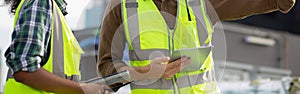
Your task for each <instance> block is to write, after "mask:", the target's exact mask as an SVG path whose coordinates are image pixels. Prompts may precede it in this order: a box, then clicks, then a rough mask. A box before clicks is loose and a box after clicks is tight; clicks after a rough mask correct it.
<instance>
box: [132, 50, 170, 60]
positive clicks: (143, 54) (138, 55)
mask: <svg viewBox="0 0 300 94" xmlns="http://www.w3.org/2000/svg"><path fill="white" fill-rule="evenodd" d="M169 53H170V51H169V50H166V49H147V50H141V49H135V50H134V51H133V50H129V52H128V54H129V58H130V60H150V59H154V58H156V57H155V56H159V57H161V56H169Z"/></svg>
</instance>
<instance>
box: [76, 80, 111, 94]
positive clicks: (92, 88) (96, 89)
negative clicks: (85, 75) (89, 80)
mask: <svg viewBox="0 0 300 94" xmlns="http://www.w3.org/2000/svg"><path fill="white" fill-rule="evenodd" d="M80 87H81V89H82V91H83V92H84V94H111V93H110V92H109V90H110V88H109V87H108V86H106V85H100V84H94V83H93V84H85V83H80Z"/></svg>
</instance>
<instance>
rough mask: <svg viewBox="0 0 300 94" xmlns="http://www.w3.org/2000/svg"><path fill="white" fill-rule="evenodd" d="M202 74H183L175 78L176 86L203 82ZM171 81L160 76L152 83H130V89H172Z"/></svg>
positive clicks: (183, 86) (188, 85) (187, 85)
mask: <svg viewBox="0 0 300 94" xmlns="http://www.w3.org/2000/svg"><path fill="white" fill-rule="evenodd" d="M203 74H204V73H201V74H198V75H192V76H183V77H180V78H177V83H176V84H177V86H178V88H185V87H191V86H194V85H198V84H203V83H204V82H205V81H204V80H203V79H202V78H203ZM173 87H174V85H173V83H172V80H171V79H169V80H167V79H164V78H161V79H159V80H157V81H156V82H154V83H152V84H147V85H137V84H133V83H132V84H131V88H132V89H160V90H173Z"/></svg>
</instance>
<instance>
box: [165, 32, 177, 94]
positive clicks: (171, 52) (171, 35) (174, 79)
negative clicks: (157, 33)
mask: <svg viewBox="0 0 300 94" xmlns="http://www.w3.org/2000/svg"><path fill="white" fill-rule="evenodd" d="M175 30H176V29H175ZM168 33H169V37H168V38H169V50H170V56H171V55H172V54H173V51H174V39H173V38H174V30H170V29H169V32H168ZM171 80H172V84H173V91H174V94H180V90H179V88H178V86H177V82H176V81H177V78H176V75H175V76H173V77H172V78H171Z"/></svg>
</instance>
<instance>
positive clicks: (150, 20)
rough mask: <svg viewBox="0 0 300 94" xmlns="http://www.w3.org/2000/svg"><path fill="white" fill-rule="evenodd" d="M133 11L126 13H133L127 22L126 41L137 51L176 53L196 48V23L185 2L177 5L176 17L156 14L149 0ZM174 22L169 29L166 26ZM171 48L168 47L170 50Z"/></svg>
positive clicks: (197, 37)
mask: <svg viewBox="0 0 300 94" xmlns="http://www.w3.org/2000/svg"><path fill="white" fill-rule="evenodd" d="M137 1H139V2H137V3H138V7H136V9H134V8H131V9H129V10H128V9H127V13H134V12H132V11H135V12H136V13H135V14H133V15H131V16H130V17H128V18H127V21H128V22H127V23H126V22H125V24H128V25H125V26H128V27H127V31H126V32H127V33H126V34H127V37H130V38H128V40H127V41H128V42H131V43H130V44H131V45H132V46H134V45H138V48H139V49H170V48H172V49H174V50H176V49H180V48H191V47H199V46H200V40H199V36H198V29H197V21H196V20H197V19H196V17H195V15H194V13H193V11H192V9H191V7H189V6H188V7H187V6H186V3H185V2H181V3H178V5H177V16H176V17H175V16H173V15H172V14H169V13H166V12H162V11H159V9H158V8H157V6H156V5H155V3H154V2H153V1H152V0H137ZM168 20H175V21H173V22H175V26H174V28H173V29H170V28H169V27H168V25H167V23H166V21H168ZM170 46H171V47H170Z"/></svg>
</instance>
